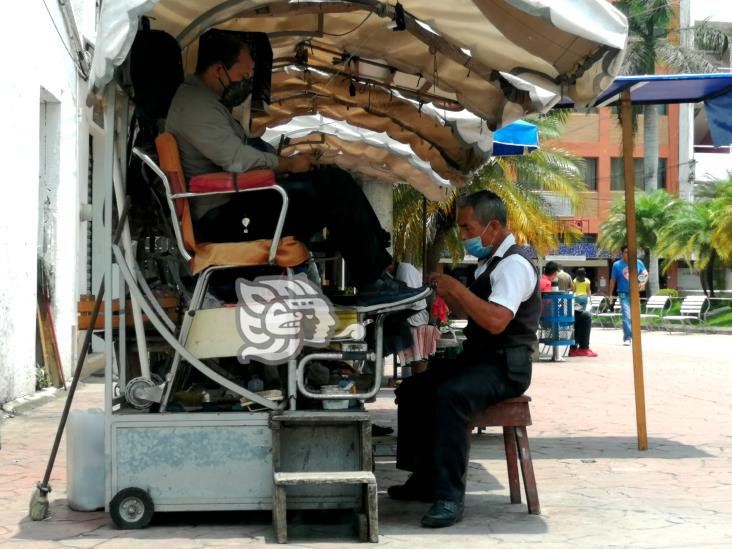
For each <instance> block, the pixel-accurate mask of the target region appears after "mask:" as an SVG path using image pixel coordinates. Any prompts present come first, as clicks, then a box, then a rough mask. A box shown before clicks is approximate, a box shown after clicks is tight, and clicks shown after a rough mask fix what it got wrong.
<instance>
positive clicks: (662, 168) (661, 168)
mask: <svg viewBox="0 0 732 549" xmlns="http://www.w3.org/2000/svg"><path fill="white" fill-rule="evenodd" d="M658 188H659V189H665V188H666V159H665V158H659V159H658Z"/></svg>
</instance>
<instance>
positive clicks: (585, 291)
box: [572, 267, 592, 310]
mask: <svg viewBox="0 0 732 549" xmlns="http://www.w3.org/2000/svg"><path fill="white" fill-rule="evenodd" d="M572 283H573V284H574V302H575V303H577V304H578V305H580V306H581V307H582V309H583V310H585V309H587V303H589V301H590V296H592V287H591V284H590V279H589V278H587V272H586V271H585V268H584V267H580V268H579V269H577V272H576V273H575V278H574V280H573V281H572Z"/></svg>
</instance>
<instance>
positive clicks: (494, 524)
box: [0, 329, 732, 549]
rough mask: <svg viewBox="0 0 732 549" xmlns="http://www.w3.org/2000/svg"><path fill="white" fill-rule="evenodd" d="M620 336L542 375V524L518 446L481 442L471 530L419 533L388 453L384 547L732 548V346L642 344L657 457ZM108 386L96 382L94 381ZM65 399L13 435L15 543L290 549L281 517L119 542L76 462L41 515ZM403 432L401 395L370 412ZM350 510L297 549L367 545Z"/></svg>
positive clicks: (382, 485) (158, 520)
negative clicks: (515, 480)
mask: <svg viewBox="0 0 732 549" xmlns="http://www.w3.org/2000/svg"><path fill="white" fill-rule="evenodd" d="M621 340H622V337H621V334H620V332H619V331H618V330H602V329H593V333H592V347H593V348H594V350H595V351H597V352H598V353H599V355H600V356H599V357H598V358H572V359H567V360H566V361H565V362H560V363H550V362H542V363H539V364H536V365H535V369H534V381H533V383H532V386H531V389H530V391H529V393H530V394H531V396H532V398H533V402H532V415H533V419H534V425H533V426H532V427H530V428H529V437H530V444H531V450H532V453H533V457H534V467H535V470H536V477H537V482H538V489H539V497H540V500H541V508H542V514H541V515H540V516H531V515H528V514H527V513H526V507H525V505H511V504H510V503H509V502H508V485H507V477H506V470H505V462H504V458H503V440H502V437H501V436H500V434H499V431H498V430H497V429H495V430H489V432H487V433H485V434H482V435H478V434H475V435H473V440H472V453H471V459H470V470H469V481H468V494H467V498H466V511H465V520H464V521H463V522H462V523H460V524H458V525H456V526H454V527H452V528H447V529H442V530H426V529H423V528H421V527H419V518H420V516H421V515H422V514H423V513H424V511H425V510H426V507H427V505H424V504H418V503H413V504H405V503H401V502H395V501H391V500H389V498H388V497H387V496H386V494H385V490H386V487H387V486H389V485H390V484H393V483H397V482H401V481H403V480H404V479H405V478H406V475H405V474H404V473H402V472H400V471H396V470H395V469H394V458H393V457H390V456H389V455H388V454H389V453H390V449H391V447H392V446H393V444H395V441H396V439H393V440H394V443H391V442H389V440H388V439H387V441H386V443H385V444H384V445H383V446H382V447H381V448H380V450H381V451H380V453H382V454H385V455H383V456H382V457H379V458H377V469H376V472H377V477H378V481H379V489H380V496H379V505H380V533H381V536H380V543H381V544H382V545H384V546H387V545H388V546H389V547H441V548H449V547H455V548H457V547H460V548H472V547H492V546H499V545H501V546H504V547H519V546H521V547H542V548H543V547H557V548H559V547H578V548H588V547H654V548H655V547H659V548H660V547H732V336H730V335H701V334H691V335H680V334H674V335H669V334H666V333H663V332H652V333H644V334H643V346H644V359H645V374H646V377H645V381H646V400H647V413H648V433H649V450H648V451H645V452H640V451H638V450H637V448H636V438H635V407H634V401H633V375H632V362H631V349H630V347H624V346H622V341H621ZM92 379H93V378H92ZM101 389H102V385H101V383H99V382H98V381H97V382H94V381H93V380H92V381H90V382H88V383H83V384H82V385H80V392H79V394H78V399H77V402H76V404H75V406H76V407H77V408H81V409H83V408H88V407H96V406H100V405H101ZM62 407H63V401H62V399H61V398H56V399H54V400H52V401H50V402H48V403H46V404H44V405H43V406H41V407H39V408H36V409H34V410H30V411H27V412H24V413H22V414H20V415H18V416H16V417H14V418H11V419H7V420H5V421H3V422H2V424H0V429H2V450H1V451H0V546H3V547H5V546H7V547H10V548H21V547H28V548H33V549H36V548H38V549H42V548H45V547H78V548H91V547H94V548H103V549H113V548H122V547H144V548H148V547H152V548H155V547H175V548H180V549H183V548H205V547H235V546H242V545H244V546H247V547H260V546H265V545H272V544H274V543H275V541H274V538H273V535H272V527H271V525H270V516H269V514H268V513H215V514H212V513H197V514H196V513H186V514H183V513H179V514H170V513H168V514H163V513H160V514H158V515H157V516H156V517H155V518H154V519H153V523H152V524H151V526H150V527H148V528H147V529H145V530H142V531H119V530H115V529H114V528H113V526H111V524H110V521H109V519H108V518H107V517H106V516H105V515H104V513H101V512H94V513H78V512H74V511H71V510H69V508H68V507H67V505H66V501H65V499H64V498H65V476H66V472H65V452H64V446H63V445H62V450H61V452H60V454H59V459H58V462H57V463H58V465H57V467H56V468H55V470H54V475H53V477H52V485H53V488H54V490H53V492H52V493H51V516H50V518H48V519H47V520H45V521H42V522H31V521H30V520H29V519H28V518H27V516H26V515H27V512H28V499H29V498H30V496H31V494H32V492H33V488H34V485H35V482H36V481H38V480H39V479H40V478H41V477H42V475H43V469H44V466H45V462H46V459H47V455H48V452H49V449H50V445H51V440H52V438H53V432H54V430H55V427H56V424H57V421H58V416H59V414H60V410H61V408H62ZM370 407H371V409H372V410H373V411H374V415H375V416H376V421H377V422H378V423H381V424H392V425H394V424H395V422H396V411H395V408H394V404H393V392H392V391H388V390H385V391H382V393H381V394H380V397H379V399H378V400H377V402H376V403H374V404H372V405H370ZM348 518H349V517H347V516H345V517H344V514H343V513H342V512H339V513H326V514H323V515H317V516H312V515H303V514H296V515H294V516H292V517H291V519H292V521H291V522H292V524H291V526H290V531H289V533H290V545H291V546H293V547H316V546H317V547H323V548H326V547H344V546H346V545H350V544H352V543H353V544H354V545H355V543H356V540H355V537H354V530H353V527H352V526H351V523H350V522H349V521H348V520H347V519H348Z"/></svg>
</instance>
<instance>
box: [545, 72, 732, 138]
mask: <svg viewBox="0 0 732 549" xmlns="http://www.w3.org/2000/svg"><path fill="white" fill-rule="evenodd" d="M626 90H628V91H630V99H631V101H632V102H633V104H634V105H662V104H670V103H700V102H702V101H703V102H704V106H705V108H706V111H707V119H708V121H709V130H710V133H711V135H712V142H713V143H714V145H715V146H717V147H721V146H725V145H729V144H731V143H732V74H729V73H724V74H714V73H712V74H670V75H667V74H653V75H641V76H620V77H618V78H616V79H615V81H614V82H613V83H612V84H611V85H610V87H608V88H607V89H606V90H605V91H604V92H602V93H601V94H600V95H599V96H598V97H597V99H596V100H595V101H594V102H593V103H592V105H593V106H606V105H612V104H615V103H617V101H618V100H619V98H620V94H621V93H622V92H623V91H626ZM573 104H574V102H573V101H572V100H571V99H567V98H564V99H562V101H561V102H560V103H559V106H564V107H570V106H572V105H573Z"/></svg>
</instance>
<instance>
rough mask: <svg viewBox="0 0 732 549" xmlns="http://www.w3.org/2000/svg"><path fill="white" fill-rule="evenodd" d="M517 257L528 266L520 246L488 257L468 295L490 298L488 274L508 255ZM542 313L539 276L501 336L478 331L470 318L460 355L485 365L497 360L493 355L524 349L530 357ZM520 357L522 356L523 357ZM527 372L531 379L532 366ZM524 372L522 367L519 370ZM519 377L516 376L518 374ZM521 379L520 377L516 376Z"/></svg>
mask: <svg viewBox="0 0 732 549" xmlns="http://www.w3.org/2000/svg"><path fill="white" fill-rule="evenodd" d="M516 254H517V255H520V256H522V257H524V258H525V259H526V260H527V261H529V263H531V260H530V259H529V257H528V255H527V253H526V252H525V251H524V249H523V248H522V247H521V246H518V245H517V244H514V245H513V246H511V247H510V248H508V250H506V252H505V253H504V254H503V257H495V256H494V257H491V258H490V259H489V260H488V267H487V268H486V270H485V271H484V272H483V273H482V274H481V275H480V276H479V277H478V278H477V279H476V280H475V282H473V283H472V284H471V285H470V288H469V289H470V291H471V292H473V293H474V294H475V295H477V296H478V297H479V298H481V299H484V300H486V301H488V296H490V295H491V291H492V288H491V273H492V272H493V271H494V270H495V268H496V267H497V266H498V264H499V263H500V262H501V261H503V260H504V259H506V258H507V257H509V256H511V255H516ZM540 312H541V294H540V293H539V275H538V274H537V276H536V286H535V288H534V291H533V293H532V294H531V297H530V298H529V299H527V300H526V301H524V302H522V303H521V305H519V308H518V310H517V311H516V315H515V316H514V317H513V319H512V320H511V322H509V323H508V326H506V329H505V330H504V331H503V332H501V333H500V334H495V335H494V334H491V333H490V332H489V331H488V330H486V329H484V328H481V327H480V326H479V325H478V324H477V323H476V322H475V321H474V320H473V319H472V318H471V319H469V320H468V325H467V326H466V327H465V329H464V330H463V333H464V334H465V337H466V338H467V339H466V341H465V343H464V344H463V352H464V353H466V354H467V356H469V357H471V359H473V360H476V359H477V360H481V359H485V360H486V361H487V362H489V361H493V360H495V359H496V355H499V356H503V355H504V353H505V352H506V350H509V349H512V348H519V349H522V348H525V349H527V350H528V352H529V354H531V353H532V352H533V350H534V347H535V345H536V343H537V339H536V331H537V329H538V327H539V314H540ZM522 354H523V353H522ZM526 367H527V368H528V369H529V371H528V372H525V373H526V374H528V376H529V377H530V376H531V371H530V368H531V362H530V361H529V362H528V364H527V366H526ZM522 368H523V367H522ZM517 373H518V372H517ZM519 377H522V376H519Z"/></svg>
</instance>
